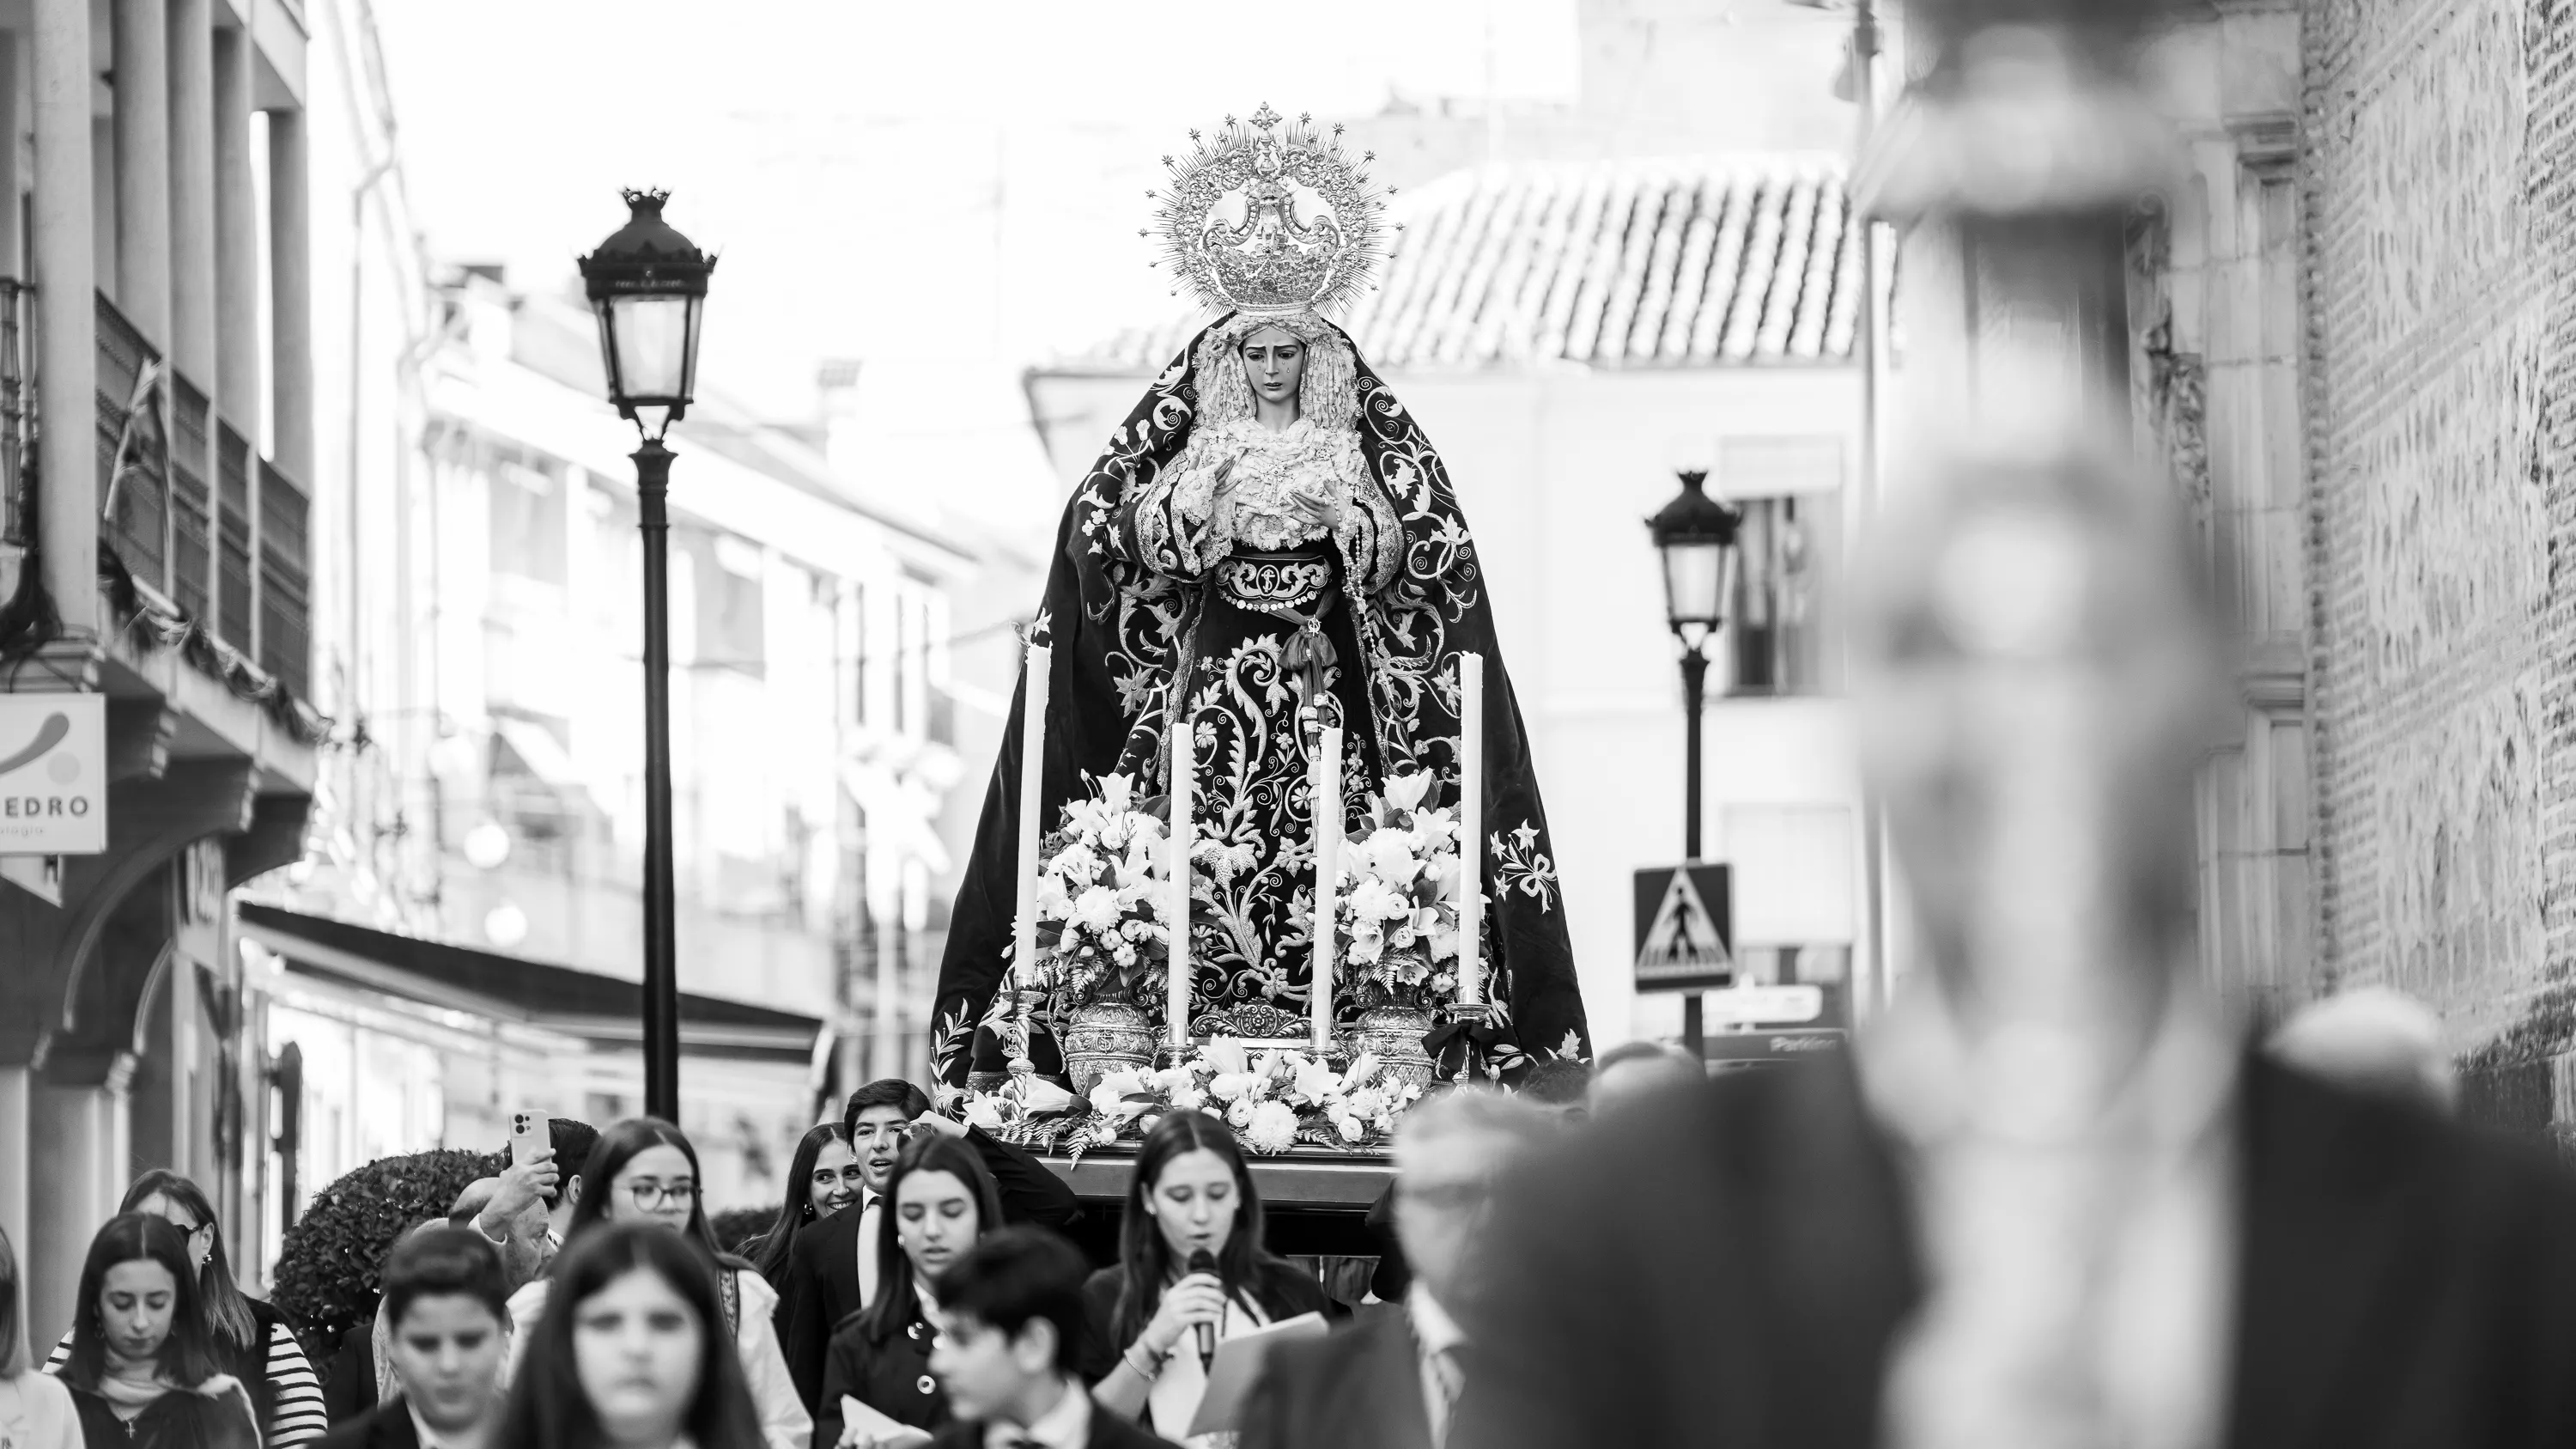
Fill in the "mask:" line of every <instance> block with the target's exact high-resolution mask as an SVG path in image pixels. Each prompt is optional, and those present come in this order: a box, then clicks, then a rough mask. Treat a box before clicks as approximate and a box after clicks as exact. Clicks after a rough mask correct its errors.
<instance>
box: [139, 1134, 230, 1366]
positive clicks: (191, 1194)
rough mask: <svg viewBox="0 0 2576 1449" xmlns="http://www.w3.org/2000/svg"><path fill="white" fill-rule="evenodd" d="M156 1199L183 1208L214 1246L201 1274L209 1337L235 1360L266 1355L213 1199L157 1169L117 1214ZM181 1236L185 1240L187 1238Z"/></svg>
mask: <svg viewBox="0 0 2576 1449" xmlns="http://www.w3.org/2000/svg"><path fill="white" fill-rule="evenodd" d="M156 1197H159V1198H167V1199H169V1200H170V1201H171V1202H173V1203H176V1204H178V1206H179V1207H180V1208H181V1209H182V1210H183V1211H185V1212H186V1213H187V1214H188V1216H190V1217H192V1218H195V1219H196V1220H197V1225H198V1226H199V1227H201V1228H204V1229H205V1230H206V1234H207V1236H208V1239H209V1246H208V1247H207V1250H206V1266H205V1267H204V1268H202V1269H199V1270H198V1271H197V1274H196V1278H197V1304H198V1309H199V1311H200V1312H202V1313H204V1314H205V1316H206V1332H207V1334H208V1335H209V1336H211V1337H212V1338H213V1340H214V1342H215V1346H216V1347H217V1349H218V1350H230V1351H231V1353H232V1354H235V1355H239V1354H245V1353H250V1352H252V1351H254V1350H258V1351H259V1352H260V1353H261V1354H262V1355H263V1356H264V1355H265V1353H266V1349H267V1345H266V1344H265V1343H264V1342H262V1340H261V1335H260V1331H259V1319H258V1318H256V1317H255V1316H253V1315H252V1313H251V1311H250V1300H249V1299H248V1298H246V1297H244V1296H243V1295H242V1291H241V1285H239V1284H237V1283H235V1282H234V1281H233V1266H232V1261H231V1260H230V1259H229V1258H227V1257H225V1256H224V1226H223V1224H222V1223H220V1222H217V1221H216V1220H215V1205H214V1203H213V1202H211V1201H209V1200H208V1199H207V1197H206V1191H205V1189H204V1188H201V1187H199V1186H197V1184H196V1183H194V1182H192V1181H190V1180H189V1179H187V1178H185V1177H181V1176H180V1175H179V1174H177V1173H175V1172H172V1171H171V1170H170V1169H168V1168H166V1167H156V1168H154V1169H152V1170H151V1171H150V1172H147V1173H145V1174H143V1175H142V1176H141V1177H138V1178H136V1179H134V1182H133V1185H132V1186H130V1187H128V1188H126V1189H125V1201H123V1202H121V1203H119V1204H117V1207H116V1210H117V1211H118V1212H121V1213H130V1212H134V1211H137V1210H139V1209H140V1208H141V1207H142V1206H143V1204H144V1203H146V1202H148V1201H150V1200H151V1199H153V1198H156ZM174 1226H175V1224H174ZM179 1236H180V1237H181V1238H182V1239H183V1240H184V1239H185V1238H186V1237H187V1234H185V1233H182V1234H180V1235H179ZM182 1256H184V1254H183V1255H182Z"/></svg>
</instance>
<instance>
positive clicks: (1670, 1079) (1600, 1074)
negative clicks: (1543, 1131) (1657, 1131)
mask: <svg viewBox="0 0 2576 1449" xmlns="http://www.w3.org/2000/svg"><path fill="white" fill-rule="evenodd" d="M1707 1080H1708V1068H1707V1067H1706V1066H1704V1065H1702V1064H1701V1062H1700V1060H1699V1058H1697V1057H1695V1056H1692V1055H1691V1054H1690V1053H1689V1052H1687V1051H1684V1050H1682V1049H1681V1048H1680V1047H1677V1046H1667V1045H1665V1044H1664V1043H1662V1042H1659V1041H1626V1042H1621V1043H1620V1044H1619V1045H1617V1046H1615V1047H1612V1048H1611V1049H1610V1050H1608V1051H1606V1052H1603V1053H1602V1054H1601V1061H1600V1064H1599V1065H1597V1066H1595V1067H1594V1068H1593V1069H1592V1086H1591V1090H1590V1091H1588V1092H1586V1093H1585V1094H1584V1107H1585V1110H1586V1115H1588V1116H1592V1117H1604V1116H1612V1115H1616V1114H1618V1113H1620V1112H1624V1111H1626V1110H1627V1109H1628V1108H1630V1107H1633V1106H1635V1105H1636V1104H1637V1103H1639V1102H1643V1101H1646V1100H1648V1099H1649V1098H1651V1097H1653V1096H1654V1095H1655V1094H1656V1093H1658V1092H1664V1091H1671V1090H1673V1089H1675V1088H1679V1087H1686V1086H1689V1085H1691V1084H1693V1083H1695V1082H1704V1081H1707Z"/></svg>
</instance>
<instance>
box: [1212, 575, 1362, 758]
mask: <svg viewBox="0 0 2576 1449" xmlns="http://www.w3.org/2000/svg"><path fill="white" fill-rule="evenodd" d="M1333 562H1334V560H1333V553H1332V549H1331V547H1330V545H1327V544H1317V545H1315V546H1314V547H1312V548H1303V549H1292V550H1287V551H1283V552H1278V553H1236V554H1233V555H1230V556H1229V557H1227V559H1226V560H1225V561H1224V562H1223V563H1220V564H1218V565H1217V567H1216V586H1217V588H1218V589H1219V590H1221V591H1223V593H1224V594H1225V596H1226V597H1227V598H1228V599H1231V600H1233V601H1234V602H1235V603H1236V604H1238V605H1240V606H1241V607H1243V608H1246V609H1250V610H1253V611H1254V612H1256V613H1262V614H1268V615H1270V616H1271V617H1272V618H1275V619H1280V620H1284V621H1286V622H1288V623H1291V624H1294V625H1296V626H1297V632H1296V633H1295V634H1294V635H1292V636H1290V637H1289V640H1288V645H1287V648H1286V650H1285V652H1284V657H1283V659H1282V662H1283V663H1285V664H1286V665H1287V666H1288V668H1289V669H1291V670H1293V671H1295V672H1296V673H1297V675H1298V676H1299V677H1300V679H1301V680H1302V681H1303V683H1304V685H1305V699H1306V702H1307V703H1309V704H1317V703H1323V707H1324V708H1325V709H1326V710H1327V711H1328V712H1329V714H1330V716H1331V718H1330V719H1329V720H1328V721H1323V722H1328V723H1333V724H1339V723H1340V722H1341V721H1340V716H1341V711H1340V710H1339V709H1338V708H1336V707H1334V706H1333V705H1332V704H1330V703H1324V702H1326V701H1329V700H1330V699H1331V695H1330V693H1329V692H1328V691H1327V690H1326V689H1325V688H1324V674H1325V671H1327V670H1329V669H1331V668H1332V667H1333V664H1334V653H1333V644H1332V641H1331V640H1330V639H1327V638H1326V637H1324V615H1325V614H1327V613H1329V612H1330V611H1331V609H1332V606H1333V604H1332V591H1333Z"/></svg>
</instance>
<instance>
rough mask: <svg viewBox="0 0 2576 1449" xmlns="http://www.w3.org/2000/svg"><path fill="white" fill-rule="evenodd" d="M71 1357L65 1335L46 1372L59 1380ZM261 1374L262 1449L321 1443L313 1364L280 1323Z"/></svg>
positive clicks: (324, 1415) (325, 1424) (324, 1422)
mask: <svg viewBox="0 0 2576 1449" xmlns="http://www.w3.org/2000/svg"><path fill="white" fill-rule="evenodd" d="M71 1353H72V1340H71V1335H70V1334H65V1335H63V1341H62V1342H60V1343H58V1344H55V1345H54V1352H53V1356H52V1357H50V1358H48V1359H46V1360H45V1372H47V1373H49V1374H53V1375H55V1376H57V1377H59V1376H60V1375H61V1374H62V1371H63V1365H64V1364H65V1363H67V1362H69V1361H70V1359H71ZM262 1372H263V1374H264V1375H265V1376H266V1378H267V1379H268V1387H269V1391H270V1393H271V1394H272V1395H273V1396H274V1399H273V1402H272V1403H271V1405H270V1408H269V1416H268V1422H267V1423H265V1424H262V1425H260V1431H259V1442H260V1445H261V1449H300V1446H302V1445H306V1444H311V1443H314V1442H316V1441H318V1440H320V1439H321V1437H322V1435H323V1434H324V1433H325V1432H326V1431H328V1430H329V1429H330V1427H331V1416H330V1413H329V1411H328V1410H326V1409H325V1408H324V1407H323V1405H322V1380H321V1378H320V1376H318V1375H316V1374H315V1373H314V1372H313V1361H312V1360H311V1359H309V1358H307V1357H305V1356H304V1345H302V1344H300V1343H297V1342H296V1341H295V1335H294V1334H292V1333H290V1332H288V1331H287V1327H286V1325H285V1324H283V1323H278V1324H272V1325H270V1327H269V1330H268V1362H267V1363H266V1364H265V1365H263V1366H262Z"/></svg>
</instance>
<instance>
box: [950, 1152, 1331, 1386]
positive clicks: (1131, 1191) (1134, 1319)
mask: <svg viewBox="0 0 2576 1449" xmlns="http://www.w3.org/2000/svg"><path fill="white" fill-rule="evenodd" d="M1191 1152H1213V1153H1215V1154H1216V1155H1217V1156H1218V1157H1219V1158H1220V1159H1222V1160H1223V1161H1224V1163H1225V1165H1226V1167H1227V1168H1228V1169H1229V1170H1230V1171H1231V1172H1233V1174H1234V1199H1235V1208H1234V1230H1233V1231H1232V1232H1229V1233H1227V1234H1226V1238H1225V1246H1224V1247H1223V1248H1222V1249H1220V1250H1218V1252H1217V1255H1216V1273H1217V1277H1218V1279H1219V1280H1220V1281H1222V1282H1223V1283H1224V1284H1225V1291H1226V1295H1227V1296H1228V1297H1232V1296H1233V1295H1234V1294H1236V1293H1238V1292H1241V1291H1242V1290H1243V1289H1245V1288H1247V1287H1251V1286H1254V1285H1256V1284H1259V1283H1262V1282H1265V1281H1267V1280H1271V1279H1274V1278H1276V1277H1277V1276H1278V1275H1279V1274H1281V1273H1294V1272H1295V1271H1296V1270H1295V1269H1294V1268H1292V1267H1290V1266H1289V1265H1288V1261H1287V1260H1286V1259H1284V1258H1281V1257H1278V1256H1277V1255H1275V1254H1273V1253H1272V1252H1271V1251H1270V1250H1269V1249H1268V1248H1266V1247H1264V1246H1263V1245H1262V1236H1263V1232H1264V1226H1263V1217H1262V1212H1261V1190H1260V1189H1259V1188H1257V1187H1254V1186H1253V1185H1252V1170H1251V1169H1250V1168H1248V1167H1246V1166H1245V1165H1244V1162H1243V1148H1242V1147H1241V1145H1239V1144H1238V1143H1236V1141H1235V1140H1234V1130H1233V1129H1232V1128H1230V1127H1228V1126H1226V1125H1225V1123H1223V1122H1221V1121H1219V1120H1218V1119H1216V1118H1214V1117H1211V1116H1209V1115H1208V1114H1206V1113H1205V1112H1170V1113H1166V1114H1164V1117H1163V1120H1162V1121H1161V1122H1160V1123H1159V1124H1157V1125H1156V1126H1155V1128H1154V1130H1153V1131H1151V1132H1148V1133H1146V1134H1145V1142H1144V1145H1143V1146H1141V1147H1139V1148H1137V1149H1136V1171H1135V1173H1134V1175H1133V1176H1131V1177H1129V1178H1128V1179H1127V1216H1126V1220H1125V1221H1124V1222H1123V1223H1121V1224H1120V1225H1119V1229H1118V1261H1119V1263H1120V1264H1121V1265H1122V1266H1123V1267H1124V1268H1125V1269H1126V1270H1127V1282H1126V1285H1125V1286H1124V1287H1123V1288H1121V1289H1120V1290H1119V1292H1118V1309H1117V1312H1116V1313H1115V1314H1114V1315H1112V1317H1111V1320H1110V1322H1111V1327H1112V1332H1113V1334H1114V1336H1115V1337H1116V1339H1117V1342H1116V1343H1114V1344H1112V1345H1110V1346H1111V1347H1112V1348H1124V1347H1126V1346H1127V1345H1128V1344H1131V1343H1134V1342H1135V1341H1136V1335H1137V1334H1139V1333H1142V1332H1144V1331H1145V1324H1146V1323H1147V1322H1148V1321H1149V1320H1151V1319H1152V1318H1153V1316H1154V1310H1155V1309H1156V1308H1157V1307H1159V1306H1161V1304H1162V1301H1163V1280H1164V1279H1166V1278H1168V1277H1170V1276H1171V1275H1172V1269H1173V1268H1175V1267H1177V1266H1179V1265H1177V1264H1175V1263H1173V1262H1172V1250H1171V1248H1170V1247H1169V1246H1168V1245H1167V1244H1165V1243H1164V1241H1163V1230H1162V1228H1161V1227H1160V1226H1159V1225H1158V1224H1157V1222H1156V1221H1155V1218H1154V1215H1153V1214H1152V1213H1150V1212H1147V1211H1146V1210H1145V1199H1146V1197H1147V1196H1148V1195H1149V1194H1150V1193H1152V1192H1153V1190H1154V1188H1155V1187H1156V1186H1158V1185H1159V1184H1160V1183H1161V1181H1162V1178H1163V1169H1164V1168H1165V1167H1167V1166H1169V1165H1170V1164H1171V1161H1172V1159H1173V1158H1175V1157H1179V1156H1182V1155H1184V1154H1186V1153H1191ZM940 1301H941V1303H942V1304H943V1305H944V1304H945V1303H946V1302H947V1299H946V1298H945V1297H944V1296H943V1297H942V1298H941V1300H940Z"/></svg>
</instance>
